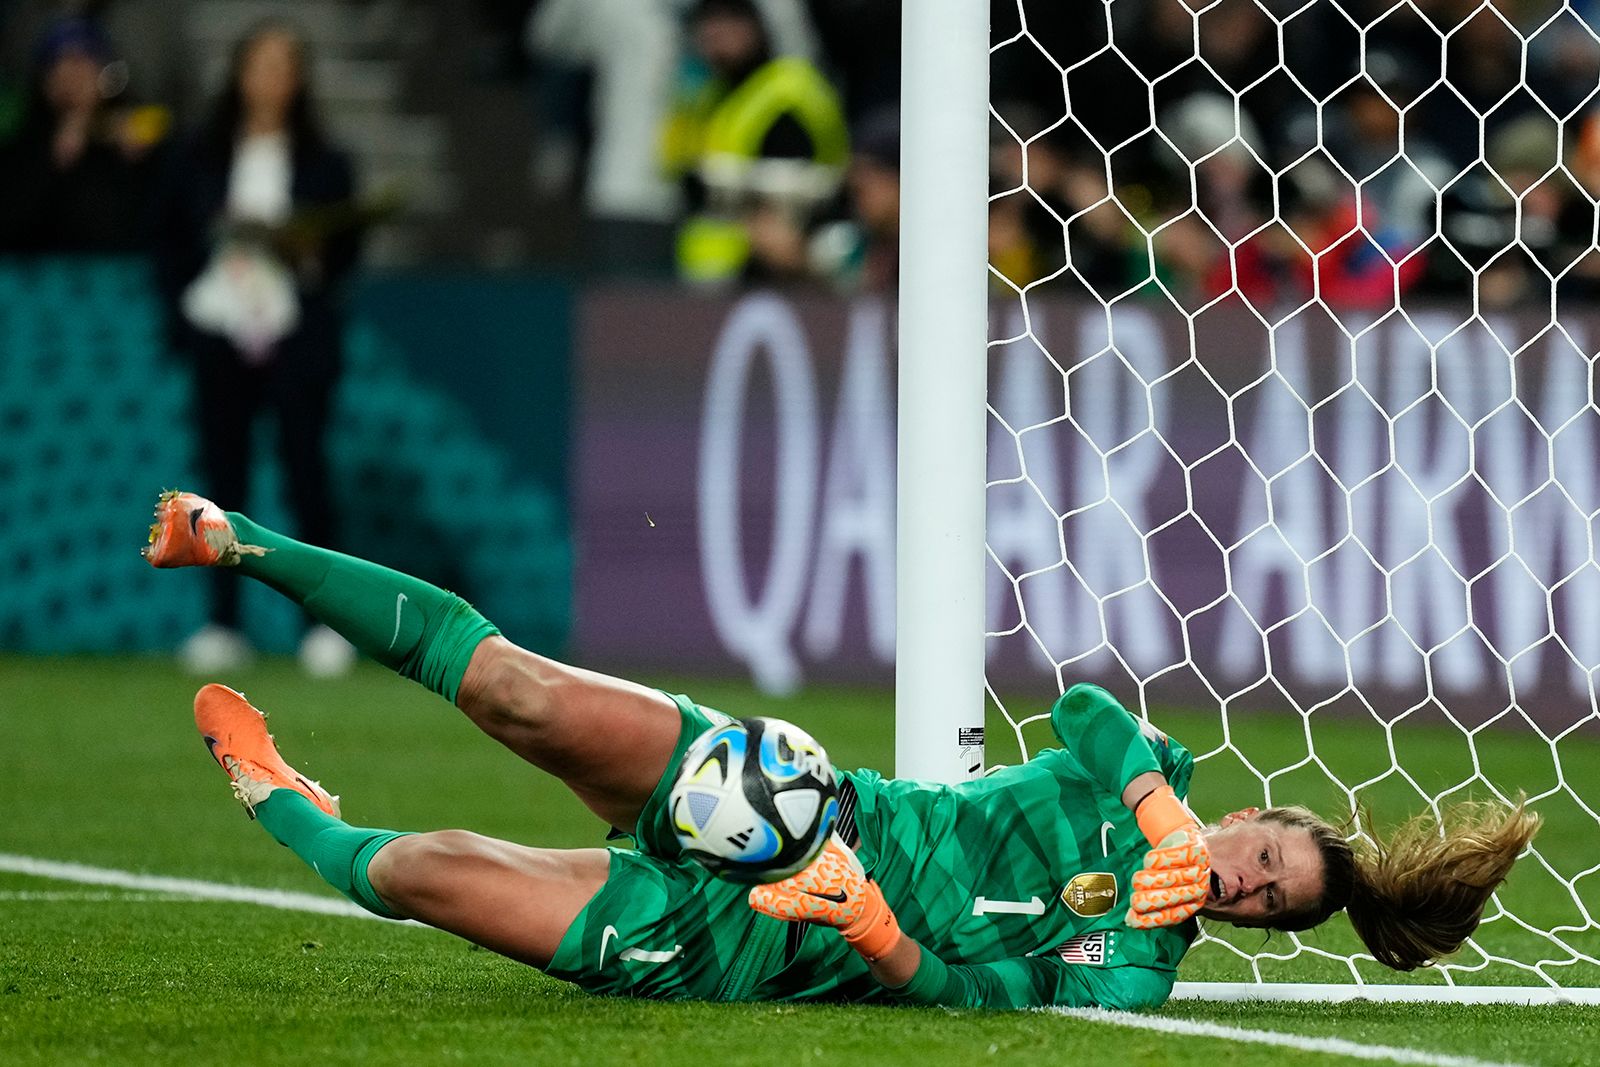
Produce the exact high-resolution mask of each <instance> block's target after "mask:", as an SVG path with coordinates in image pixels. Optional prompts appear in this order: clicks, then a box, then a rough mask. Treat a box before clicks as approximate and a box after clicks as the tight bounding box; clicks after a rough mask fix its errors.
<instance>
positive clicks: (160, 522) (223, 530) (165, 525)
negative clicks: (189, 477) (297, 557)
mask: <svg viewBox="0 0 1600 1067" xmlns="http://www.w3.org/2000/svg"><path fill="white" fill-rule="evenodd" d="M266 552H267V550H266V549H264V548H260V547H257V546H256V545H243V544H240V543H239V536H238V534H236V533H234V530H233V523H231V522H229V521H228V516H227V515H225V514H224V513H223V511H222V509H221V508H219V507H217V505H215V504H213V503H212V502H211V501H209V500H207V499H206V498H205V497H203V496H196V495H195V494H194V493H184V492H179V491H178V490H176V489H168V490H167V491H166V492H164V493H162V494H161V497H160V499H158V500H157V501H156V521H155V522H153V523H151V524H150V543H149V544H147V545H145V547H144V548H143V549H142V550H141V555H143V556H144V558H145V559H147V560H149V561H150V565H151V566H152V567H231V566H233V565H235V564H237V563H238V562H239V557H240V556H242V555H250V556H263V555H266Z"/></svg>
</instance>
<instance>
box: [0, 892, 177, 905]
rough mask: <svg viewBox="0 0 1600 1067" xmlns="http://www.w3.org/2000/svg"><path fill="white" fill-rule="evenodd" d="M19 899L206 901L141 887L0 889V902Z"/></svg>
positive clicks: (58, 901)
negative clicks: (104, 890)
mask: <svg viewBox="0 0 1600 1067" xmlns="http://www.w3.org/2000/svg"><path fill="white" fill-rule="evenodd" d="M7 900H20V901H26V902H28V903H36V904H105V903H108V902H110V901H113V900H115V901H126V902H128V903H132V904H146V903H159V904H204V903H207V902H206V901H204V900H202V899H201V898H199V897H192V896H190V895H189V894H187V893H150V892H147V891H145V890H143V889H125V890H123V891H122V892H120V893H90V892H85V891H83V890H71V889H61V890H54V891H51V890H29V889H17V890H9V889H0V902H4V901H7Z"/></svg>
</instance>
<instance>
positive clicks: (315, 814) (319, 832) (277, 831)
mask: <svg viewBox="0 0 1600 1067" xmlns="http://www.w3.org/2000/svg"><path fill="white" fill-rule="evenodd" d="M256 821H258V822H259V823H261V825H262V827H263V828H264V829H265V830H266V831H267V833H269V834H271V835H272V836H273V837H274V838H276V839H277V841H278V843H279V844H280V845H283V846H285V847H287V848H289V849H290V850H292V851H293V852H294V854H295V855H296V856H299V857H300V858H301V859H303V860H305V861H306V862H307V863H309V864H310V865H311V869H312V870H314V871H316V872H317V873H318V874H319V875H321V876H322V880H323V881H324V882H327V883H328V884H329V885H331V886H333V888H335V889H337V890H338V891H339V892H341V893H343V894H344V895H345V896H347V897H349V898H350V899H351V900H353V901H355V902H356V903H357V904H360V905H361V906H362V907H363V908H366V909H367V910H368V911H370V912H372V913H373V914H374V915H381V916H383V917H384V918H385V919H401V918H404V916H402V915H396V914H395V913H394V912H392V911H390V910H389V908H388V907H387V906H386V905H385V904H384V903H383V901H382V900H380V899H379V898H378V893H377V890H375V889H373V888H372V882H371V881H369V880H368V879H367V864H369V863H371V862H372V857H373V856H376V855H377V854H378V850H379V849H381V848H382V847H383V846H384V845H387V844H388V843H389V842H391V841H393V840H394V839H395V838H397V837H405V836H406V835H405V834H403V833H400V832H399V831H396V830H368V829H364V828H362V827H359V826H351V825H349V824H348V823H344V822H341V821H339V820H338V819H336V818H334V817H333V816H332V815H329V814H327V813H326V812H324V811H323V810H322V809H321V808H319V807H317V806H316V805H315V804H313V803H312V802H311V801H310V800H309V799H307V798H306V797H304V796H302V795H301V794H299V793H296V792H295V791H294V790H293V789H274V790H273V791H272V793H271V794H270V795H268V797H267V799H266V800H263V801H262V802H261V803H259V804H257V805H256Z"/></svg>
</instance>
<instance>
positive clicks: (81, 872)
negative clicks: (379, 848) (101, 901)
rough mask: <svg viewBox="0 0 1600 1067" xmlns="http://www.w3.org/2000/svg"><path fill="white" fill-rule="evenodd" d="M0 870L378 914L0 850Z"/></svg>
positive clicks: (344, 904) (320, 911)
mask: <svg viewBox="0 0 1600 1067" xmlns="http://www.w3.org/2000/svg"><path fill="white" fill-rule="evenodd" d="M0 872H4V873H10V874H26V875H32V876H33V877H36V878H51V879H54V880H55V881H58V882H77V883H79V884H81V885H107V886H115V887H116V888H118V889H134V890H142V891H144V892H148V893H169V894H172V895H174V896H182V897H190V898H193V899H196V900H227V901H233V902H236V903H240V904H259V905H261V906H262V907H265V908H278V909H280V910H283V911H304V912H311V913H313V914H316V915H343V916H346V917H348V918H352V919H378V918H379V916H376V915H374V914H372V913H371V912H369V911H366V910H364V909H362V908H360V907H357V906H356V905H355V904H352V903H351V902H350V901H348V900H340V899H338V898H336V897H323V896H314V895H312V894H310V893H295V892H291V891H289V890H287V889H257V888H254V887H253V886H247V885H225V884H223V883H222V882H202V881H199V880H197V879H193V878H163V877H160V876H157V875H153V874H135V873H134V872H132V871H118V870H113V869H111V868H109V867H90V866H87V865H85V864H82V863H61V862H58V861H56V860H42V859H37V858H35V857H33V856H17V855H13V854H11V853H8V852H0ZM383 921H386V922H387V921H389V920H383Z"/></svg>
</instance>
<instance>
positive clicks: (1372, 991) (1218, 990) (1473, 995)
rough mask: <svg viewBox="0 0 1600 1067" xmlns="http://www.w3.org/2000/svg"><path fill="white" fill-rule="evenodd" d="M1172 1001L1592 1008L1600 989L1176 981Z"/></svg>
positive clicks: (1597, 1003)
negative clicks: (1582, 1006) (1400, 1003)
mask: <svg viewBox="0 0 1600 1067" xmlns="http://www.w3.org/2000/svg"><path fill="white" fill-rule="evenodd" d="M1171 999H1172V1000H1217V1001H1221V1000H1232V1001H1237V1000H1256V1001H1282V1002H1299V1003H1319V1004H1338V1003H1343V1002H1345V1001H1350V1000H1372V1001H1389V1002H1394V1003H1399V1002H1409V1003H1424V1004H1595V1005H1600V988H1578V989H1571V988H1569V989H1561V988H1557V987H1555V986H1462V985H1351V984H1337V985H1334V984H1328V985H1321V984H1313V983H1309V982H1281V983H1265V982H1179V983H1177V984H1176V985H1174V986H1173V987H1172V997H1171Z"/></svg>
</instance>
